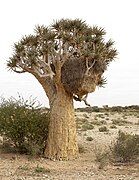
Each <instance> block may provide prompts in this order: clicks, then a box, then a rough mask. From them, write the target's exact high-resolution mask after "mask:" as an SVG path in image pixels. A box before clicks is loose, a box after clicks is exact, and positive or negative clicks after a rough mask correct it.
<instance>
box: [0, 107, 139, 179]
mask: <svg viewBox="0 0 139 180" xmlns="http://www.w3.org/2000/svg"><path fill="white" fill-rule="evenodd" d="M75 116H76V121H77V136H78V144H79V151H80V153H79V157H78V158H77V159H75V160H70V161H50V160H48V159H45V158H44V157H30V156H28V155H20V154H17V153H6V152H3V150H2V149H1V150H0V180H43V179H44V180H45V179H46V180H48V179H49V180H53V179H56V180H139V163H138V162H132V163H119V162H117V163H116V162H115V163H113V162H110V161H109V160H108V159H109V157H108V154H107V152H109V147H110V146H112V145H113V143H114V142H115V141H116V138H117V136H118V132H119V130H122V131H123V132H127V133H131V134H138V135H139V111H130V110H128V111H125V110H123V111H122V112H117V111H108V110H107V111H104V110H103V111H99V112H94V111H87V110H86V109H84V110H83V109H82V110H79V109H77V110H76V113H75ZM104 126H105V128H104Z"/></svg>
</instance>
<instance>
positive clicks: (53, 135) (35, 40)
mask: <svg viewBox="0 0 139 180" xmlns="http://www.w3.org/2000/svg"><path fill="white" fill-rule="evenodd" d="M105 34H106V32H105V31H104V29H103V28H99V27H97V26H94V27H90V26H88V25H87V24H86V23H85V22H84V21H82V20H79V19H75V20H69V19H62V20H60V21H56V22H54V23H53V24H52V25H51V26H49V27H45V26H37V27H36V28H35V33H34V35H28V36H24V37H23V38H22V39H21V40H20V41H19V42H18V43H15V44H14V54H13V56H12V57H11V58H10V59H9V61H8V63H7V65H8V67H9V68H10V69H11V70H13V71H15V72H17V73H24V72H28V73H31V74H33V75H34V76H35V77H36V79H37V80H38V81H39V82H40V84H41V85H42V87H43V89H44V91H45V92H46V95H47V97H48V99H49V104H50V124H49V133H48V139H47V144H46V150H45V155H46V157H48V158H52V159H53V158H54V159H58V160H60V159H62V160H64V159H69V158H74V157H76V155H77V154H78V147H77V140H76V123H75V119H74V108H73V99H75V100H79V101H81V100H82V99H83V97H84V96H86V95H87V94H88V93H91V92H93V91H95V88H96V86H102V85H103V84H104V83H105V79H104V78H103V73H104V71H105V70H106V69H107V66H108V65H109V63H110V62H111V61H112V60H114V58H115V57H116V55H117V52H116V50H115V49H114V48H113V44H114V42H113V41H111V40H109V41H107V42H106V41H105V40H104V35H105Z"/></svg>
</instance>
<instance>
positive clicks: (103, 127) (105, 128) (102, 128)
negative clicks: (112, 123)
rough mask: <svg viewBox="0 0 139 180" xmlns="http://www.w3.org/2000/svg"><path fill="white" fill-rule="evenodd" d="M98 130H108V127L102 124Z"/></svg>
mask: <svg viewBox="0 0 139 180" xmlns="http://www.w3.org/2000/svg"><path fill="white" fill-rule="evenodd" d="M99 131H100V132H108V131H109V130H108V128H107V127H106V126H102V127H100V128H99Z"/></svg>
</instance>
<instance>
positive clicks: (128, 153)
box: [113, 131, 139, 162]
mask: <svg viewBox="0 0 139 180" xmlns="http://www.w3.org/2000/svg"><path fill="white" fill-rule="evenodd" d="M113 154H114V157H115V159H116V161H119V162H131V161H134V160H137V158H138V157H139V135H131V134H126V133H124V132H121V131H119V134H118V138H117V141H116V143H115V144H114V149H113Z"/></svg>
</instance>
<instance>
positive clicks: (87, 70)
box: [85, 59, 96, 75]
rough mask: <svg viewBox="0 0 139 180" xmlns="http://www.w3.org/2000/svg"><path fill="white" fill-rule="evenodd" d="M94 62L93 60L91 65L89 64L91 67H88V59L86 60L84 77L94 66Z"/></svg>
mask: <svg viewBox="0 0 139 180" xmlns="http://www.w3.org/2000/svg"><path fill="white" fill-rule="evenodd" d="M95 62H96V60H94V61H93V63H92V64H91V66H89V61H88V59H86V67H87V69H86V72H85V75H89V70H90V69H91V68H92V67H93V66H94V64H95Z"/></svg>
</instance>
